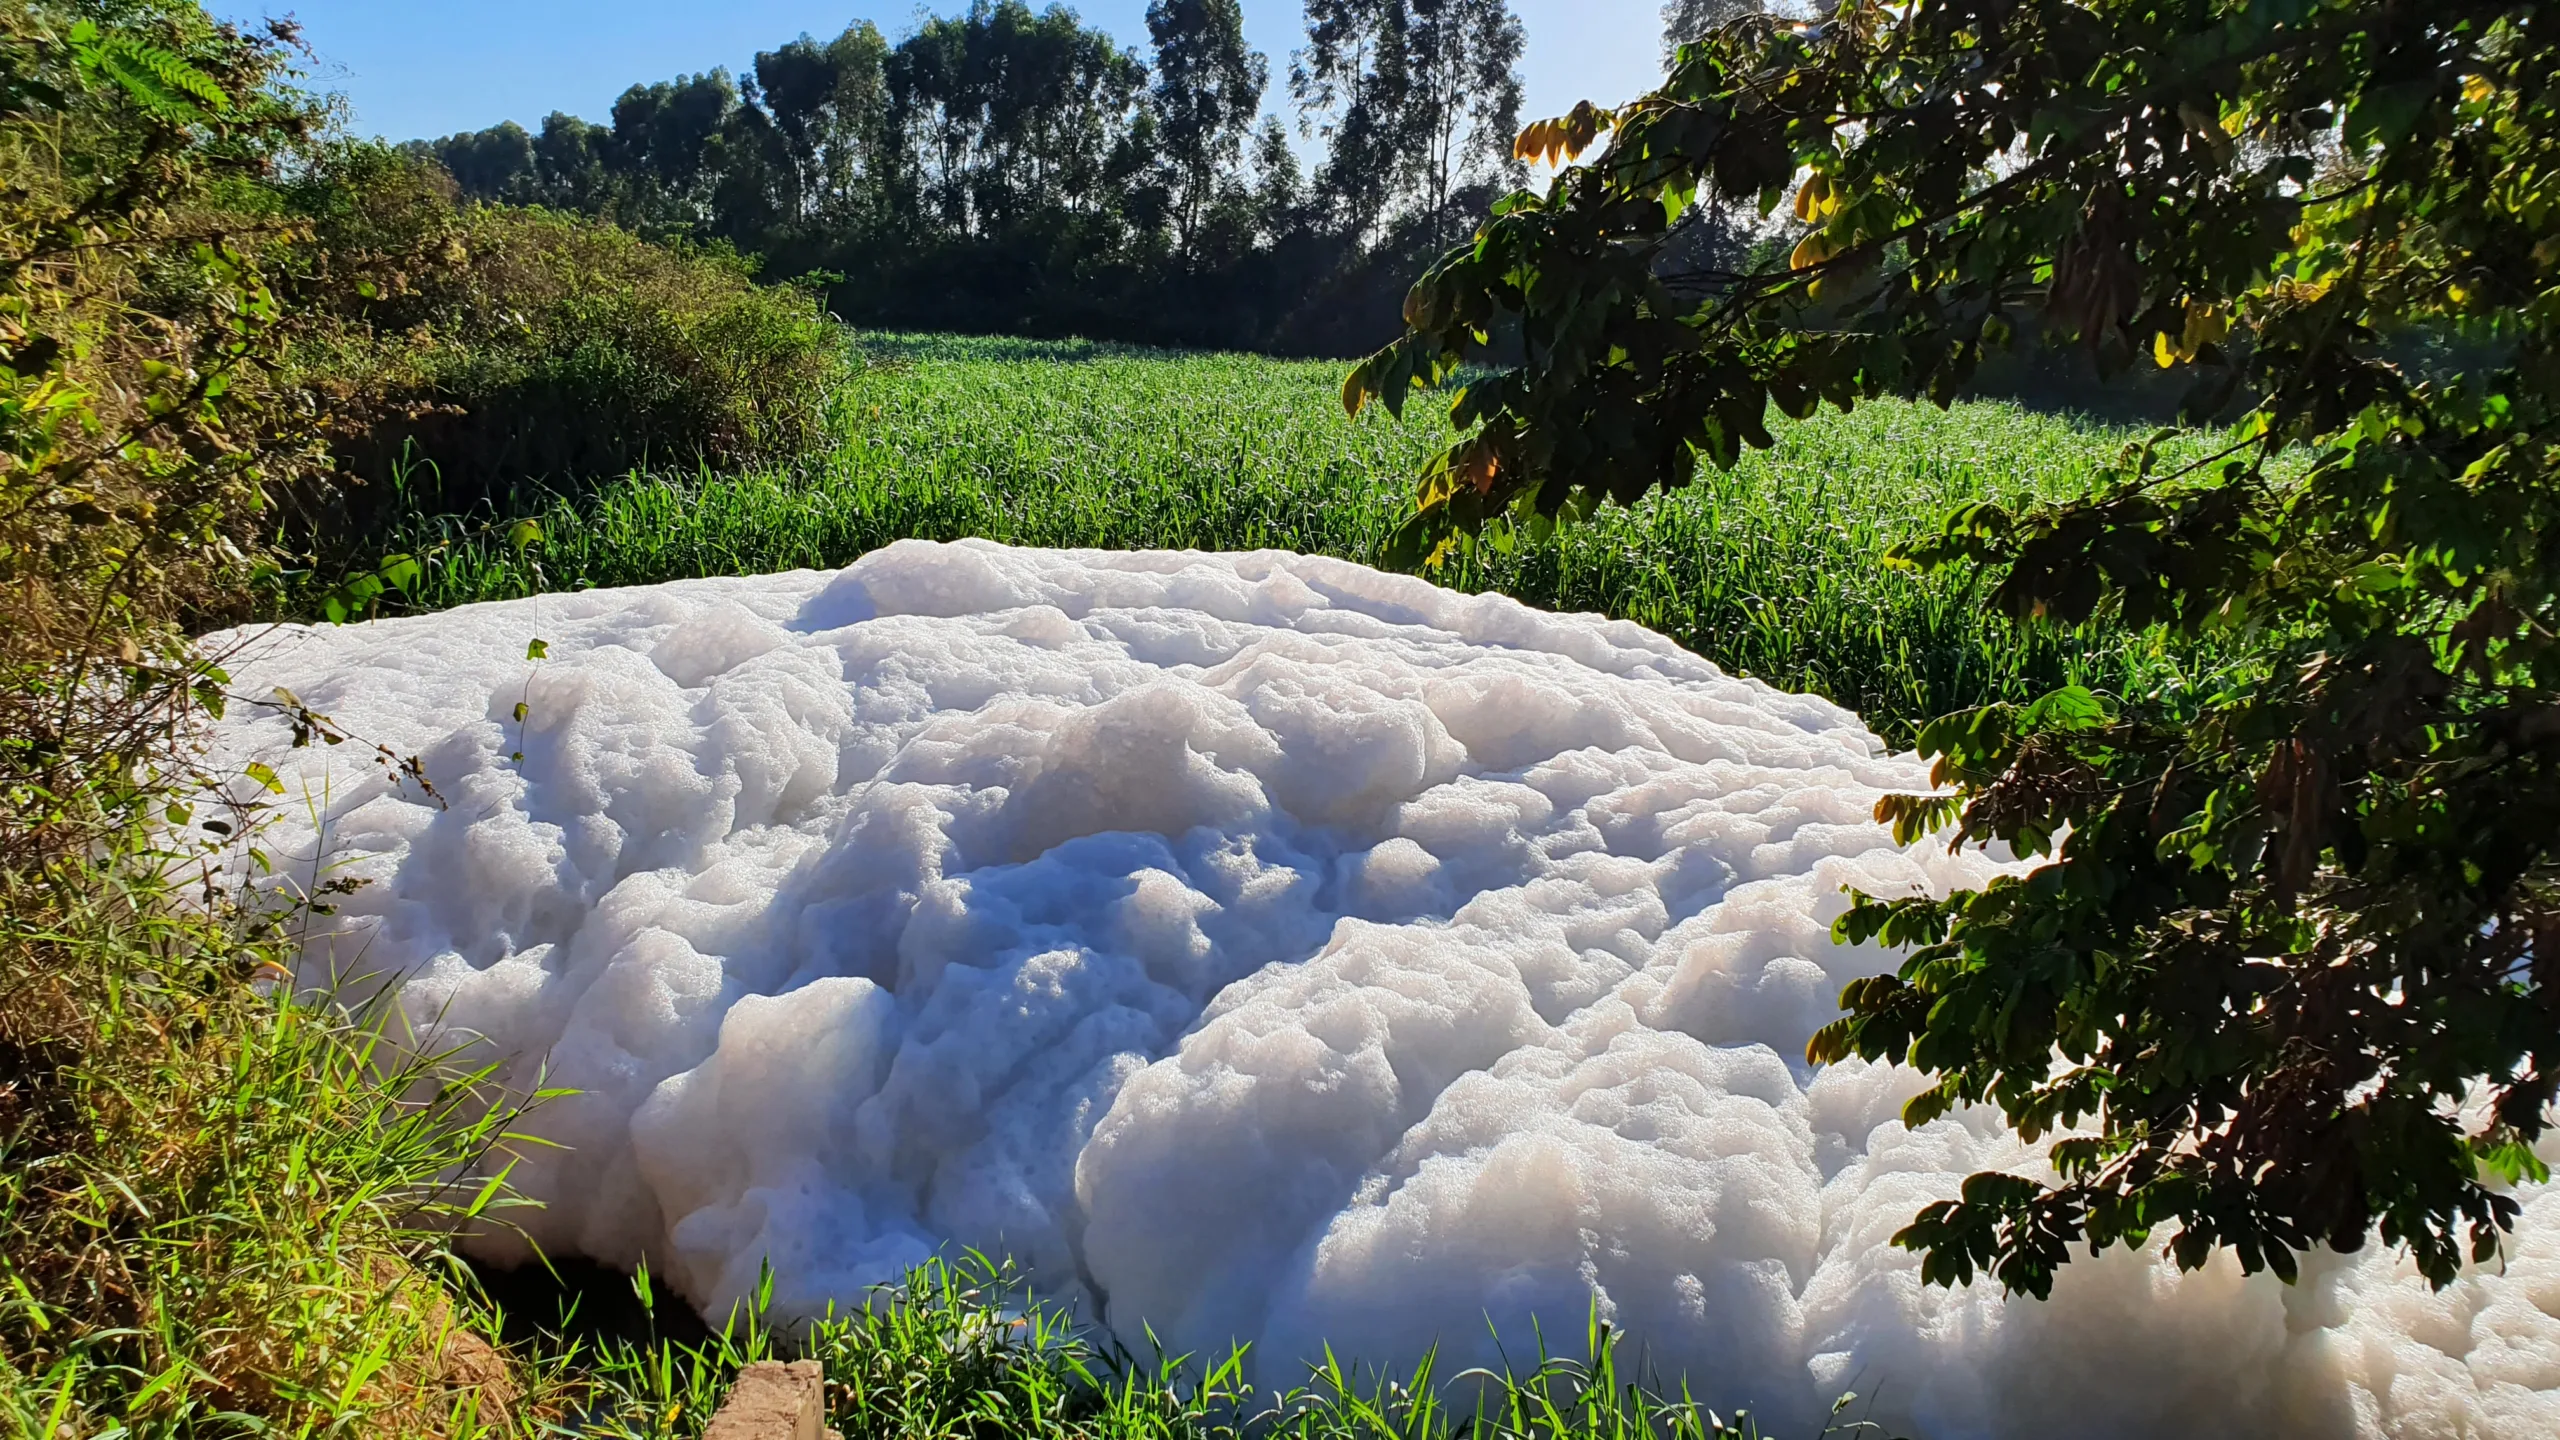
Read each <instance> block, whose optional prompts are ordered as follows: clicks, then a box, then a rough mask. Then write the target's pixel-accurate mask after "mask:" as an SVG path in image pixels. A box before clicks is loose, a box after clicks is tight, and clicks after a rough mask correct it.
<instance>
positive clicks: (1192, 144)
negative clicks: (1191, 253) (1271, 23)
mask: <svg viewBox="0 0 2560 1440" xmlns="http://www.w3.org/2000/svg"><path fill="white" fill-rule="evenodd" d="M1147 35H1148V37H1149V38H1150V39H1151V40H1152V41H1153V42H1154V48H1155V88H1154V103H1155V113H1156V117H1157V120H1156V140H1157V144H1158V146H1159V147H1160V149H1161V150H1162V153H1163V157H1164V160H1165V162H1166V164H1167V166H1168V167H1169V168H1170V169H1171V171H1172V172H1173V176H1174V187H1173V189H1174V196H1173V218H1174V226H1175V230H1176V232H1177V233H1178V235H1179V237H1180V239H1181V241H1182V243H1183V245H1184V247H1185V248H1189V247H1190V246H1191V245H1192V243H1193V241H1194V238H1195V237H1196V236H1197V235H1198V234H1199V232H1200V229H1201V226H1202V224H1203V223H1204V222H1205V221H1206V219H1207V218H1208V215H1209V212H1210V209H1211V207H1212V206H1213V205H1214V204H1215V203H1216V202H1217V200H1218V198H1219V195H1220V192H1221V191H1222V190H1224V189H1230V188H1233V187H1234V185H1235V183H1236V179H1237V171H1238V169H1239V167H1240V164H1241V162H1242V159H1243V155H1244V146H1245V141H1246V139H1247V137H1249V136H1250V135H1251V134H1252V133H1253V122H1254V117H1255V116H1257V115H1259V114H1260V113H1261V111H1262V92H1263V90H1264V89H1265V87H1267V86H1268V85H1269V84H1270V80H1271V64H1270V62H1269V61H1268V60H1266V59H1265V58H1263V55H1262V53H1261V52H1260V51H1258V50H1254V49H1252V48H1250V47H1248V46H1247V45H1246V44H1245V43H1244V8H1243V7H1242V6H1241V5H1239V4H1238V3H1237V0H1153V3H1151V4H1149V5H1148V6H1147Z"/></svg>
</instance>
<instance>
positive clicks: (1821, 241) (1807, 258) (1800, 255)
mask: <svg viewBox="0 0 2560 1440" xmlns="http://www.w3.org/2000/svg"><path fill="white" fill-rule="evenodd" d="M1831 255H1832V249H1831V237H1829V236H1828V235H1825V234H1824V233H1823V232H1821V231H1819V230H1816V231H1814V232H1813V233H1812V234H1810V235H1807V236H1806V237H1804V238H1803V239H1802V240H1799V241H1797V242H1796V248H1795V253H1793V254H1791V255H1789V256H1788V257H1787V268H1788V269H1790V270H1807V269H1811V268H1812V267H1814V266H1816V265H1819V264H1821V263H1822V262H1823V261H1825V260H1828V259H1830V258H1831Z"/></svg>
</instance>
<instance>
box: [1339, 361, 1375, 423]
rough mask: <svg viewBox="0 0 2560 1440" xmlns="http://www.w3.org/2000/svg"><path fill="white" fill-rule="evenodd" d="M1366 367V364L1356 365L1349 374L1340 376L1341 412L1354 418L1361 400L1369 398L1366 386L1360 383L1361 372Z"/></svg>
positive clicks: (1358, 412)
mask: <svg viewBox="0 0 2560 1440" xmlns="http://www.w3.org/2000/svg"><path fill="white" fill-rule="evenodd" d="M1367 368H1368V367H1367V366H1359V367H1356V368H1354V369H1353V370H1352V372H1351V373H1350V374H1348V375H1345V376H1343V377H1342V409H1343V413H1345V414H1347V415H1351V416H1353V417H1355V418H1356V417H1357V416H1358V415H1359V414H1360V405H1361V402H1362V401H1365V400H1367V399H1368V398H1369V392H1368V389H1367V387H1365V386H1363V385H1362V384H1361V383H1360V375H1361V372H1362V371H1363V370H1366V369H1367Z"/></svg>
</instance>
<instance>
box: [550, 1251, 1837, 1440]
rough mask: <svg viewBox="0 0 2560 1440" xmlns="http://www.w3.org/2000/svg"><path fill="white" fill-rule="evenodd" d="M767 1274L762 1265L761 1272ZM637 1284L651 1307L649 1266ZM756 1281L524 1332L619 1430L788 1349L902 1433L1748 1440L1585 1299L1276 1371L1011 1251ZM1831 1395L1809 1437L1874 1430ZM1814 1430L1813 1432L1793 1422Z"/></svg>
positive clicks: (867, 1432) (849, 1403)
mask: <svg viewBox="0 0 2560 1440" xmlns="http://www.w3.org/2000/svg"><path fill="white" fill-rule="evenodd" d="M768 1278H769V1277H768ZM633 1288H634V1291H635V1293H636V1294H637V1296H638V1297H639V1298H640V1300H641V1302H642V1308H643V1310H644V1311H646V1310H648V1309H649V1308H650V1307H651V1306H652V1305H653V1304H654V1303H655V1302H656V1301H657V1300H658V1298H659V1297H657V1296H656V1294H655V1292H654V1290H653V1288H652V1285H651V1281H650V1278H649V1275H648V1272H647V1270H646V1269H645V1268H644V1269H643V1270H642V1271H641V1272H640V1274H639V1275H638V1276H636V1277H634V1280H633ZM770 1293H771V1292H770V1287H769V1285H768V1286H767V1287H765V1288H763V1289H762V1290H760V1291H759V1293H758V1295H757V1296H756V1297H754V1298H753V1299H752V1300H750V1301H749V1302H747V1303H745V1304H742V1305H740V1306H739V1307H737V1308H736V1309H734V1310H733V1311H732V1312H731V1313H730V1314H729V1316H728V1317H727V1319H726V1322H725V1323H724V1324H723V1325H722V1326H721V1328H720V1329H719V1330H717V1331H716V1332H713V1333H711V1334H709V1335H708V1336H707V1337H705V1338H702V1339H698V1340H676V1341H667V1340H661V1339H657V1338H655V1337H654V1336H652V1337H648V1338H637V1337H608V1338H604V1339H601V1340H593V1339H588V1340H575V1341H564V1340H562V1339H561V1338H560V1335H561V1332H562V1331H565V1330H568V1329H572V1328H574V1318H575V1317H574V1316H569V1317H565V1323H563V1324H562V1325H560V1326H559V1327H557V1328H555V1329H554V1330H552V1331H549V1332H547V1333H545V1334H544V1335H542V1336H541V1338H538V1339H535V1340H533V1341H532V1345H533V1348H537V1349H545V1350H547V1351H548V1352H549V1353H550V1354H551V1355H552V1356H553V1357H554V1358H555V1359H566V1360H568V1361H569V1362H570V1363H571V1364H572V1367H573V1368H574V1369H575V1370H576V1371H577V1373H579V1374H580V1375H582V1376H584V1377H585V1382H584V1383H585V1385H586V1388H585V1389H584V1391H583V1392H581V1394H580V1395H579V1398H578V1400H577V1401H576V1402H575V1403H574V1404H573V1405H571V1406H570V1407H569V1409H568V1410H567V1411H565V1412H564V1414H565V1415H566V1416H567V1417H569V1420H570V1423H572V1424H574V1426H575V1427H576V1428H577V1429H578V1430H580V1431H581V1432H582V1433H586V1434H591V1435H599V1436H609V1437H614V1440H685V1437H689V1436H693V1435H696V1434H699V1433H700V1431H701V1428H702V1426H703V1424H704V1423H705V1422H706V1421H707V1420H708V1419H709V1417H710V1414H711V1413H712V1411H713V1409H714V1408H715V1407H716V1406H717V1405H718V1403H719V1400H720V1397H721V1396H722V1395H723V1394H724V1393H725V1392H726V1389H727V1387H728V1384H729V1382H730V1381H731V1380H732V1379H734V1378H735V1376H736V1375H737V1372H738V1371H739V1370H740V1369H741V1368H743V1367H744V1366H746V1365H748V1364H751V1363H753V1362H755V1361H758V1360H764V1359H771V1358H785V1357H801V1358H808V1359H814V1360H817V1361H818V1362H819V1363H820V1365H821V1366H822V1368H823V1369H824V1370H825V1372H826V1380H827V1419H828V1423H829V1424H830V1425H831V1426H832V1427H833V1428H835V1429H836V1430H837V1431H838V1432H839V1433H841V1434H844V1435H848V1436H866V1437H883V1440H887V1437H896V1440H1761V1437H1762V1435H1763V1433H1764V1432H1763V1431H1762V1429H1761V1428H1760V1425H1759V1424H1758V1422H1757V1421H1756V1420H1755V1419H1754V1418H1753V1417H1752V1416H1751V1415H1750V1414H1749V1413H1748V1412H1747V1411H1735V1412H1726V1413H1719V1412H1717V1411H1716V1410H1714V1409H1712V1408H1710V1407H1709V1406H1707V1405H1705V1404H1703V1403H1701V1402H1700V1401H1699V1400H1698V1399H1697V1398H1696V1397H1695V1396H1694V1395H1693V1394H1691V1393H1690V1392H1689V1391H1688V1390H1687V1389H1686V1388H1685V1387H1683V1386H1666V1385H1664V1384H1662V1383H1661V1382H1660V1381H1659V1380H1658V1379H1656V1378H1655V1377H1652V1376H1649V1375H1646V1374H1643V1373H1640V1372H1641V1368H1642V1367H1640V1366H1637V1365H1631V1364H1630V1363H1629V1360H1628V1357H1627V1355H1626V1353H1625V1348H1624V1345H1623V1337H1622V1335H1621V1334H1620V1333H1619V1332H1618V1331H1616V1330H1615V1329H1614V1328H1613V1327H1611V1326H1609V1325H1607V1324H1605V1323H1603V1322H1601V1321H1600V1320H1599V1318H1598V1317H1597V1315H1594V1316H1593V1317H1592V1318H1591V1321H1590V1323H1589V1325H1588V1326H1587V1328H1586V1330H1585V1333H1584V1335H1583V1336H1582V1341H1583V1344H1582V1347H1581V1354H1580V1355H1579V1356H1564V1355H1555V1354H1551V1353H1549V1352H1548V1350H1547V1347H1546V1345H1545V1342H1544V1338H1543V1337H1540V1339H1539V1343H1538V1345H1537V1348H1536V1353H1535V1354H1534V1355H1532V1356H1529V1357H1526V1359H1525V1361H1524V1363H1523V1364H1521V1365H1518V1366H1515V1367H1508V1368H1505V1369H1502V1370H1498V1371H1497V1370H1468V1371H1464V1372H1461V1373H1456V1374H1447V1373H1443V1372H1442V1367H1441V1365H1440V1362H1439V1361H1438V1359H1437V1357H1436V1356H1432V1355H1426V1356H1425V1357H1424V1358H1423V1359H1422V1360H1420V1361H1419V1362H1417V1363H1416V1364H1415V1365H1414V1366H1413V1368H1411V1369H1410V1370H1407V1371H1404V1372H1402V1373H1399V1374H1386V1373H1383V1372H1379V1371H1374V1370H1364V1369H1361V1368H1359V1367H1357V1366H1356V1365H1353V1364H1350V1363H1348V1362H1346V1361H1344V1360H1342V1359H1340V1358H1338V1357H1336V1356H1333V1355H1331V1354H1330V1353H1328V1354H1326V1355H1325V1356H1324V1357H1323V1358H1322V1359H1321V1360H1319V1361H1316V1362H1313V1363H1311V1364H1309V1365H1308V1366H1307V1367H1306V1368H1305V1371H1304V1373H1303V1374H1302V1375H1300V1376H1299V1377H1297V1378H1296V1379H1294V1380H1292V1381H1289V1382H1286V1383H1283V1384H1281V1385H1279V1386H1277V1387H1273V1388H1262V1387H1257V1386H1256V1385H1255V1384H1253V1383H1252V1382H1251V1381H1250V1380H1249V1378H1248V1371H1249V1367H1248V1365H1247V1355H1246V1352H1245V1351H1244V1350H1242V1349H1240V1348H1239V1349H1236V1350H1232V1351H1230V1352H1228V1353H1227V1354H1225V1355H1223V1356H1218V1357H1195V1356H1188V1355H1171V1354H1164V1353H1158V1354H1156V1355H1153V1356H1150V1357H1139V1356H1135V1355H1132V1354H1130V1353H1129V1352H1128V1351H1127V1350H1125V1349H1123V1348H1121V1347H1120V1346H1118V1345H1116V1344H1113V1343H1111V1342H1109V1341H1108V1339H1107V1338H1105V1337H1101V1336H1099V1335H1098V1334H1097V1333H1096V1332H1095V1331H1094V1330H1092V1329H1091V1328H1090V1327H1087V1326H1085V1325H1082V1324H1080V1323H1078V1318H1077V1317H1076V1316H1074V1315H1073V1314H1071V1313H1069V1312H1068V1311H1066V1310H1063V1309H1061V1308H1059V1307H1057V1306H1055V1305H1053V1304H1050V1303H1048V1302H1046V1301H1043V1300H1040V1299H1039V1298H1037V1297H1036V1296H1034V1295H1033V1294H1032V1293H1031V1292H1030V1291H1029V1289H1028V1288H1027V1287H1026V1286H1025V1285H1024V1284H1023V1282H1022V1279H1021V1276H1020V1275H1019V1273H1018V1272H1017V1271H1015V1270H1014V1269H1013V1268H1012V1267H1011V1266H1010V1265H1008V1264H999V1263H991V1262H989V1261H988V1260H987V1259H986V1258H985V1257H983V1256H981V1255H978V1254H975V1253H969V1254H965V1255H961V1256H958V1257H954V1258H949V1259H937V1260H934V1261H930V1262H928V1263H926V1264H925V1265H923V1266H921V1267H919V1268H917V1269H916V1270H914V1271H913V1272H911V1273H910V1274H909V1275H908V1276H907V1277H906V1279H905V1280H904V1281H903V1282H902V1283H899V1284H896V1285H890V1286H883V1287H880V1288H879V1289H878V1290H876V1291H874V1292H873V1294H872V1295H871V1296H869V1297H868V1301H867V1303H866V1304H864V1305H863V1306H861V1307H860V1308H856V1309H852V1310H848V1311H837V1312H831V1313H829V1314H827V1315H825V1316H822V1317H820V1318H818V1319H816V1320H814V1321H811V1322H808V1323H806V1324H803V1325H799V1326H794V1327H788V1328H787V1329H786V1328H778V1327H777V1326H776V1325H775V1323H774V1322H773V1319H772V1317H771V1316H770V1314H769V1312H768V1310H767V1309H766V1304H767V1302H768V1301H769V1299H770ZM1861 1409H1862V1407H1861V1406H1860V1405H1859V1397H1857V1396H1855V1395H1847V1396H1843V1397H1841V1398H1840V1400H1839V1401H1838V1402H1837V1403H1836V1404H1835V1405H1834V1406H1833V1408H1832V1412H1831V1415H1830V1417H1829V1419H1828V1422H1827V1423H1826V1424H1825V1425H1824V1427H1823V1428H1822V1429H1821V1430H1820V1432H1819V1434H1820V1435H1822V1436H1832V1435H1851V1434H1876V1435H1879V1436H1881V1434H1882V1427H1880V1426H1877V1425H1874V1424H1872V1423H1870V1422H1868V1421H1866V1420H1863V1419H1857V1418H1852V1417H1853V1415H1855V1414H1857V1413H1859V1412H1860V1411H1861ZM1806 1440H1813V1437H1806Z"/></svg>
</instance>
